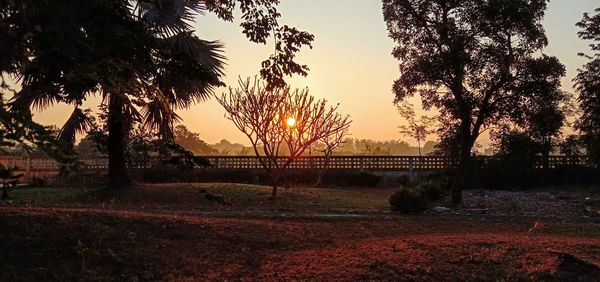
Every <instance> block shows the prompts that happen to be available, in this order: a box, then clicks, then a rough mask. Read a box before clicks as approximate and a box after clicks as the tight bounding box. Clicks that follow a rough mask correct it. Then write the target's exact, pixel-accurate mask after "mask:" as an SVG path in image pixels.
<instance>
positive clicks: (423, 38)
mask: <svg viewBox="0 0 600 282" xmlns="http://www.w3.org/2000/svg"><path fill="white" fill-rule="evenodd" d="M546 3H547V1H546V0H508V1H506V0H487V1H480V0H461V1H457V0H450V1H448V0H383V15H384V19H385V21H386V24H387V29H388V32H389V36H390V37H391V38H392V39H393V40H394V41H395V42H396V43H397V46H396V47H395V48H394V50H393V52H392V54H393V56H394V57H395V58H396V59H398V61H399V66H400V78H399V79H397V80H396V81H395V82H394V85H393V92H394V94H395V96H396V101H402V100H404V99H405V98H407V97H410V96H413V95H415V94H418V95H420V97H421V99H422V102H423V105H424V107H425V108H426V109H430V108H436V109H438V110H439V111H440V112H441V115H440V116H441V117H442V118H445V119H447V120H446V121H442V124H447V125H448V126H449V128H452V129H453V130H452V131H451V132H450V133H451V135H453V136H455V137H454V138H457V140H458V144H459V146H458V148H460V154H458V156H459V165H460V167H461V171H462V177H463V180H462V186H463V187H464V188H469V187H470V186H471V183H470V180H469V177H468V174H470V171H471V170H472V169H471V165H472V161H471V150H472V148H473V146H474V144H475V141H476V140H477V138H478V137H479V135H480V134H481V132H482V131H483V130H485V129H486V128H489V127H491V126H493V125H495V124H497V123H498V122H500V121H504V120H507V119H511V118H513V117H518V116H520V115H521V114H522V112H523V111H526V110H527V108H526V105H527V102H528V101H529V100H530V99H532V97H533V96H535V95H537V94H539V93H536V91H538V90H540V89H537V88H532V87H529V86H531V85H535V82H536V81H540V80H545V79H547V78H546V77H544V75H548V74H549V75H552V76H553V75H554V74H557V73H558V74H560V73H561V72H562V73H564V68H563V67H562V65H560V63H558V64H556V63H555V62H558V60H557V59H556V58H552V57H548V56H541V57H540V56H538V54H539V52H540V51H542V50H543V48H544V47H545V46H546V45H547V44H548V40H547V38H546V35H545V31H544V28H543V27H542V22H541V21H542V19H543V17H544V13H545V11H546ZM541 66H543V67H546V68H548V69H545V71H544V72H539V68H538V67H541ZM550 79H554V76H553V77H552V78H550ZM453 199H454V201H455V203H457V202H459V201H460V193H459V191H455V193H453Z"/></svg>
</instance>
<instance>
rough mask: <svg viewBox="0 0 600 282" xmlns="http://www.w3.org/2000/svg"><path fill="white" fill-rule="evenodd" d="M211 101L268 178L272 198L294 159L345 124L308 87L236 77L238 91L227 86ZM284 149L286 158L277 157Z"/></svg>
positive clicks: (346, 123) (346, 121)
mask: <svg viewBox="0 0 600 282" xmlns="http://www.w3.org/2000/svg"><path fill="white" fill-rule="evenodd" d="M217 101H218V102H219V103H220V104H221V105H222V106H223V108H225V111H226V113H227V114H226V117H227V118H228V119H230V120H231V121H232V122H233V123H234V124H235V126H236V127H237V128H238V129H239V130H240V131H241V132H242V133H243V134H244V135H246V137H247V138H248V140H249V141H250V143H251V144H252V147H253V149H254V153H255V154H256V156H257V157H258V159H259V162H260V164H261V166H262V167H263V168H264V169H265V170H266V172H267V173H268V174H269V176H270V178H271V184H272V187H273V191H272V197H273V199H275V198H276V197H277V187H278V185H279V182H280V181H281V180H286V179H285V178H286V175H287V170H288V168H289V166H290V165H291V164H292V162H293V161H294V159H296V158H297V157H298V156H301V155H302V154H303V153H304V152H305V151H306V150H308V149H309V148H310V147H311V145H313V144H314V143H315V142H318V141H319V140H323V139H324V138H327V137H328V136H332V135H335V134H339V133H340V132H343V131H346V130H347V129H348V127H349V126H350V122H351V121H350V119H349V117H348V116H343V115H341V114H339V113H337V106H333V107H328V106H327V103H326V101H325V100H316V99H315V98H314V97H313V96H311V95H309V94H308V89H304V90H298V89H296V90H291V89H290V87H289V86H286V87H275V88H269V87H266V84H265V83H263V82H262V81H260V80H258V79H255V80H254V82H253V83H251V81H250V79H247V80H245V81H243V80H241V79H240V86H239V88H236V89H233V88H230V89H229V93H223V95H221V96H220V97H217ZM291 121H293V122H291ZM261 149H262V152H261ZM284 151H287V152H286V153H287V157H286V158H280V156H282V155H283V152H284ZM286 184H287V183H286Z"/></svg>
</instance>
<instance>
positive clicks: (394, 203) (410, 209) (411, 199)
mask: <svg viewBox="0 0 600 282" xmlns="http://www.w3.org/2000/svg"><path fill="white" fill-rule="evenodd" d="M389 202H390V206H391V208H392V210H393V211H399V212H401V213H418V212H423V211H425V210H426V209H427V197H426V195H425V192H424V191H423V190H422V189H420V188H406V187H405V188H402V189H401V190H400V191H398V192H395V193H394V194H392V196H390V199H389Z"/></svg>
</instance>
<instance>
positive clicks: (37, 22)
mask: <svg viewBox="0 0 600 282" xmlns="http://www.w3.org/2000/svg"><path fill="white" fill-rule="evenodd" d="M277 3H278V1H275V0H266V1H262V0H261V1H242V0H230V1H227V0H224V1H199V0H196V1H184V0H167V1H165V0H152V1H121V0H90V1H74V0H57V1H52V2H49V1H42V0H23V1H18V2H15V1H3V2H1V3H0V5H1V6H0V8H1V10H2V12H1V13H0V19H1V21H0V22H1V23H0V24H1V25H2V26H1V28H0V38H3V42H2V43H0V72H1V73H10V74H12V75H14V76H16V77H17V78H19V79H20V82H21V86H22V90H21V91H19V92H18V93H17V94H16V95H15V98H14V101H13V103H12V109H13V110H14V111H20V112H22V113H23V114H24V115H29V116H30V115H31V113H30V110H31V108H38V109H44V108H46V107H48V106H51V105H53V104H55V103H67V104H71V105H72V106H73V107H74V108H75V109H74V113H73V114H72V115H71V117H72V118H71V119H69V121H68V122H67V123H66V124H65V126H64V127H63V130H62V131H61V135H60V136H61V139H63V140H74V135H75V134H76V133H77V132H78V131H81V130H85V129H86V126H85V125H86V124H87V122H86V120H87V119H86V118H85V117H84V115H83V114H84V112H83V111H81V110H80V109H79V107H80V105H81V104H82V103H83V101H84V100H86V99H87V98H88V97H89V96H91V95H96V94H98V93H99V94H100V95H101V96H102V97H103V104H104V105H106V108H107V110H108V116H107V119H106V123H107V127H108V133H109V136H108V143H109V146H108V150H109V151H108V157H109V187H112V188H118V187H126V186H129V184H130V183H131V181H130V179H129V176H128V173H127V169H126V159H125V141H124V140H125V137H126V135H127V132H128V131H129V130H130V129H131V126H130V124H131V123H132V122H133V121H144V124H145V125H146V127H147V128H148V129H151V130H154V131H158V132H159V133H160V135H161V137H162V138H163V139H164V140H166V141H172V139H173V132H172V130H173V121H175V120H177V119H178V116H177V114H176V113H175V112H176V110H178V109H181V108H187V107H189V106H190V105H191V104H193V103H196V102H199V101H203V100H205V99H207V98H208V97H209V95H210V94H211V93H212V91H213V89H214V88H215V87H218V86H222V85H223V83H222V82H221V80H220V79H221V76H222V74H223V60H224V56H223V55H222V46H221V44H220V43H219V42H209V41H205V40H202V39H199V38H197V37H196V36H195V35H194V34H193V30H192V27H191V21H192V20H193V18H194V17H195V16H197V15H200V14H202V13H204V12H213V13H215V14H216V15H217V16H218V17H219V18H220V19H223V20H226V21H231V20H233V13H234V10H235V9H237V8H238V7H239V8H240V10H241V14H242V15H241V17H242V19H243V21H242V24H241V25H242V28H243V33H244V34H245V35H246V36H247V37H248V39H249V40H250V41H252V42H256V43H266V40H267V39H268V38H269V37H271V36H273V37H274V38H275V44H274V46H275V47H274V54H273V55H272V56H271V57H269V59H267V60H265V61H264V62H263V71H261V74H262V75H263V77H265V79H267V80H268V81H269V83H270V84H269V85H282V84H284V80H283V77H284V76H285V75H291V74H301V75H306V71H307V70H308V68H307V67H306V66H303V65H300V64H298V63H296V62H295V61H294V60H295V57H294V54H295V53H296V52H297V51H298V50H299V49H300V47H302V46H304V45H309V46H310V43H311V41H312V40H313V36H312V35H310V34H308V33H306V32H302V31H299V30H297V29H295V28H293V27H288V26H285V25H284V26H280V25H279V23H278V18H279V17H280V15H279V13H278V12H277V9H276V5H277ZM270 87H272V86H270Z"/></svg>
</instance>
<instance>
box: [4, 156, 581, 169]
mask: <svg viewBox="0 0 600 282" xmlns="http://www.w3.org/2000/svg"><path fill="white" fill-rule="evenodd" d="M206 158H207V159H208V160H209V161H210V163H211V165H212V168H214V169H261V168H262V166H261V164H260V160H259V159H258V158H257V157H255V156H207V157H206ZM494 159H495V157H491V156H478V157H476V160H477V161H478V163H481V164H485V163H489V162H490V161H493V160H494ZM287 160H288V158H287V157H279V159H278V160H277V161H278V163H280V164H282V163H284V162H286V161H287ZM81 161H82V162H83V163H85V164H86V168H87V169H89V170H106V169H108V159H107V158H83V159H81ZM326 162H327V160H326V158H325V157H323V156H302V157H298V158H295V159H294V160H293V161H292V162H291V164H290V168H291V169H322V168H325V166H326ZM0 163H3V164H5V165H16V166H18V167H19V168H20V170H21V171H33V172H35V171H58V170H59V168H60V164H59V163H58V162H56V161H55V160H53V159H51V158H43V157H13V156H0ZM156 163H157V159H154V160H152V159H150V160H147V162H144V164H145V165H141V166H139V167H138V168H148V167H152V166H153V165H154V164H156ZM584 163H585V162H584V159H582V158H578V157H567V156H551V157H550V158H548V160H547V161H546V160H544V159H543V158H542V157H539V158H537V159H536V162H535V167H536V168H542V167H545V166H547V167H548V168H556V167H560V166H564V165H583V164H584ZM456 164H457V162H456V161H455V160H454V159H452V158H449V157H440V156H421V157H419V156H332V157H331V158H330V159H329V162H328V163H327V168H328V169H332V170H336V169H339V170H365V171H409V170H425V171H435V170H441V169H446V168H452V167H455V166H456Z"/></svg>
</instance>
